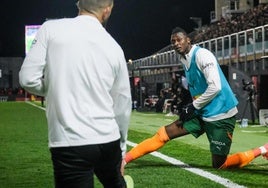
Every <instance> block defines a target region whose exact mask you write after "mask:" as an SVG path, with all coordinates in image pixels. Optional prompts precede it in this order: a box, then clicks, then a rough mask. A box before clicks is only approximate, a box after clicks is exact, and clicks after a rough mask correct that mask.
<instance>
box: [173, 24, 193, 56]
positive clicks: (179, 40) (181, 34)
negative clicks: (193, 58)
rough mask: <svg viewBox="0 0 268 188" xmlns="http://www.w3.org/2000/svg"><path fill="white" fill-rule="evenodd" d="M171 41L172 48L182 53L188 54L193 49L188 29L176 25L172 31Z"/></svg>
mask: <svg viewBox="0 0 268 188" xmlns="http://www.w3.org/2000/svg"><path fill="white" fill-rule="evenodd" d="M170 43H171V45H172V48H173V49H174V50H175V51H176V52H178V53H179V54H181V55H185V54H187V53H188V52H189V51H190V49H191V40H190V37H188V34H187V33H186V31H185V30H184V29H182V28H180V27H176V28H174V29H173V30H172V32H171V37H170Z"/></svg>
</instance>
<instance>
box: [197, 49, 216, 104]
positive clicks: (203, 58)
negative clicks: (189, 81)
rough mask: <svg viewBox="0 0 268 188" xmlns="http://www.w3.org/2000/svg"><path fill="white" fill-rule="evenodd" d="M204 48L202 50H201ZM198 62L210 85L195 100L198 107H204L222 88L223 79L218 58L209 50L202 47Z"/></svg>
mask: <svg viewBox="0 0 268 188" xmlns="http://www.w3.org/2000/svg"><path fill="white" fill-rule="evenodd" d="M201 50H202V51H201ZM197 53H198V54H197V57H196V63H197V66H198V67H199V69H200V70H201V72H203V74H204V76H205V79H206V82H207V84H208V87H207V89H206V91H205V92H204V93H203V94H202V95H201V96H200V97H198V98H197V99H196V100H194V101H193V105H194V107H195V108H196V109H201V108H203V107H204V106H205V105H206V104H208V103H209V102H210V101H211V100H213V98H214V97H216V96H217V94H218V93H219V92H220V90H221V80H220V75H219V70H218V67H217V64H218V62H217V60H216V58H215V56H214V55H213V54H212V53H211V52H210V51H208V50H205V49H200V51H198V52H197Z"/></svg>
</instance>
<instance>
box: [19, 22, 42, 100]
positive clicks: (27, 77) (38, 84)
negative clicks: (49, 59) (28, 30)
mask: <svg viewBox="0 0 268 188" xmlns="http://www.w3.org/2000/svg"><path fill="white" fill-rule="evenodd" d="M45 40H46V36H45V29H44V28H43V27H41V28H40V29H39V31H38V33H37V36H36V38H35V40H34V41H33V44H32V48H31V49H30V51H29V53H28V54H27V56H26V58H25V59H24V62H23V65H22V67H21V70H20V72H19V81H20V85H21V86H22V87H23V88H25V89H26V90H27V91H28V92H30V93H32V94H36V95H39V96H44V95H45V86H44V79H43V75H44V67H45V64H46V61H45V58H46V46H45V44H46V43H45Z"/></svg>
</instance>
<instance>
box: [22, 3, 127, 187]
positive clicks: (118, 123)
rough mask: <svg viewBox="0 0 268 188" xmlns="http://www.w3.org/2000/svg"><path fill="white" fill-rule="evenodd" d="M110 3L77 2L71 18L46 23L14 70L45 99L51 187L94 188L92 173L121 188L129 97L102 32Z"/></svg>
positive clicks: (120, 63)
mask: <svg viewBox="0 0 268 188" xmlns="http://www.w3.org/2000/svg"><path fill="white" fill-rule="evenodd" d="M113 4H114V1H113V0H79V1H78V3H77V6H78V9H79V15H78V16H76V17H74V18H64V19H57V20H49V21H46V22H45V23H44V24H43V25H42V27H41V28H40V30H39V31H38V33H37V36H36V39H35V40H34V44H33V46H32V49H31V50H30V51H29V53H28V54H27V56H26V58H25V60H24V62H23V65H22V67H21V70H20V83H21V85H22V86H23V87H24V88H25V89H26V90H27V91H29V92H30V93H33V94H36V95H39V96H45V97H46V101H47V107H46V115H47V119H48V132H49V134H48V135H49V148H50V152H51V158H52V162H53V169H54V179H55V187H57V188H68V187H69V188H70V187H73V188H74V187H76V188H82V187H93V185H94V182H93V180H94V178H93V177H94V176H93V174H95V175H96V176H97V177H98V179H99V180H100V182H101V183H102V185H103V187H114V188H125V187H126V182H125V181H124V177H123V172H122V171H123V168H122V158H123V155H124V153H125V151H126V140H127V131H128V124H129V119H130V114H131V92H130V83H129V77H128V70H127V66H126V60H125V57H124V52H123V50H122V48H121V47H120V46H119V45H118V43H117V42H116V41H115V40H114V39H113V38H112V37H111V35H110V34H109V33H108V32H107V31H106V29H105V27H104V26H105V24H106V22H107V20H108V18H109V17H110V14H111V11H112V8H113ZM43 76H44V77H43ZM128 179H129V178H128Z"/></svg>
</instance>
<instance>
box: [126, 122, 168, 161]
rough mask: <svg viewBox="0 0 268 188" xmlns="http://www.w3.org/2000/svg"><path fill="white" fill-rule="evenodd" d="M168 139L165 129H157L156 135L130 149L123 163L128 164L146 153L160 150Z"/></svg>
mask: <svg viewBox="0 0 268 188" xmlns="http://www.w3.org/2000/svg"><path fill="white" fill-rule="evenodd" d="M169 140H170V139H169V137H168V135H167V132H166V129H165V127H164V126H163V127H161V128H160V129H158V131H157V133H156V134H155V135H154V136H153V137H151V138H148V139H146V140H144V141H143V142H141V143H139V144H138V145H137V146H135V147H134V148H132V149H131V150H130V151H129V152H127V153H126V156H125V162H126V163H129V162H131V161H132V160H135V159H137V158H139V157H141V156H143V155H145V154H147V153H150V152H153V151H156V150H158V149H159V148H161V147H162V146H163V145H164V144H165V143H166V142H168V141H169Z"/></svg>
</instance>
